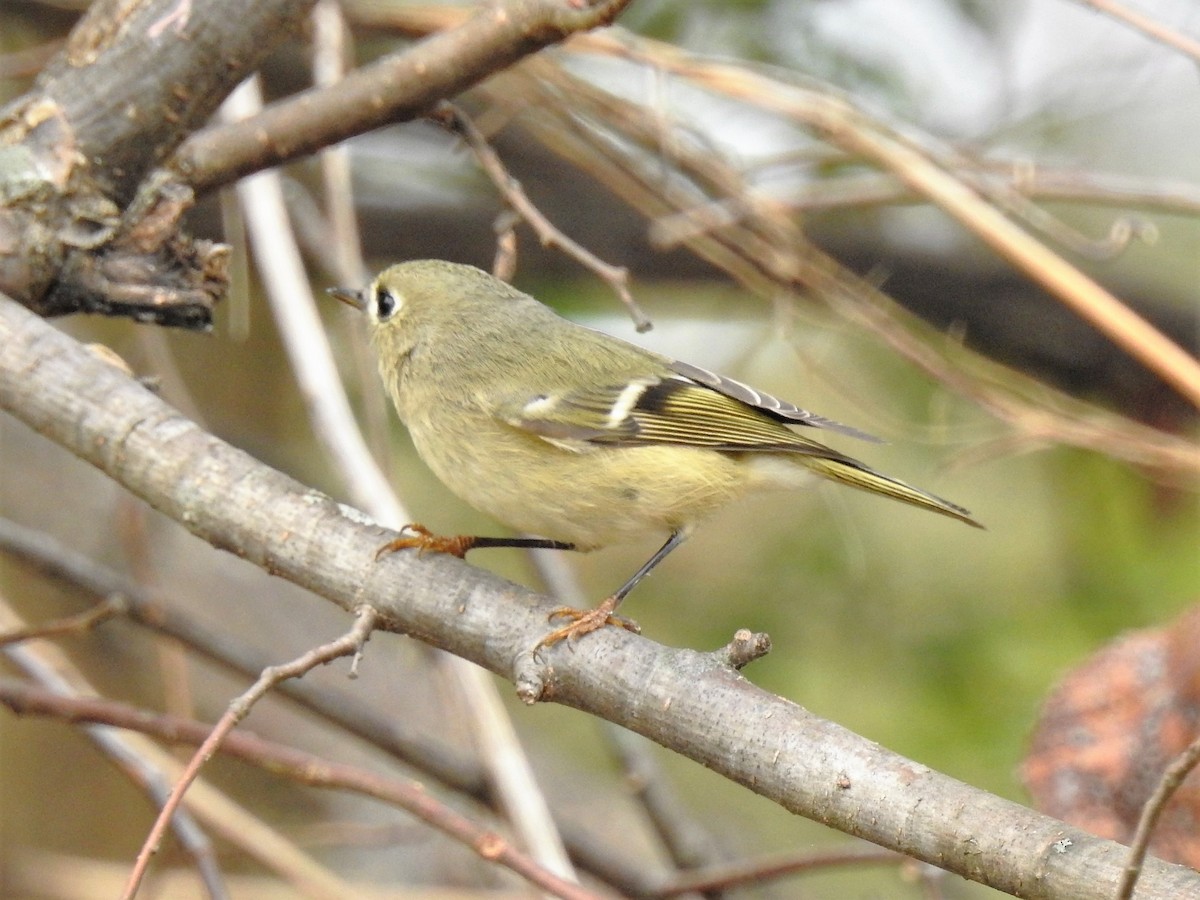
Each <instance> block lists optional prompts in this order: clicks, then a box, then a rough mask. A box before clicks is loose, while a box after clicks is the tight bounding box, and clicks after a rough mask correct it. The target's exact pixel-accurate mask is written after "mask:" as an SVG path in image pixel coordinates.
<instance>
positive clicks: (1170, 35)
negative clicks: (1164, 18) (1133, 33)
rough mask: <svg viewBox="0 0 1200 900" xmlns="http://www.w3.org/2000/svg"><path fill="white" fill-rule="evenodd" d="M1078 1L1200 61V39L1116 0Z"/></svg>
mask: <svg viewBox="0 0 1200 900" xmlns="http://www.w3.org/2000/svg"><path fill="white" fill-rule="evenodd" d="M1076 2H1077V3H1082V4H1083V5H1084V6H1090V7H1092V9H1094V10H1096V11H1097V12H1100V13H1103V14H1104V15H1106V16H1112V17H1113V18H1114V19H1116V20H1117V21H1119V22H1124V23H1125V24H1126V25H1128V26H1129V27H1130V28H1133V29H1135V30H1137V31H1140V32H1141V33H1142V34H1144V35H1146V37H1148V38H1150V39H1151V40H1155V41H1158V42H1159V43H1160V44H1164V45H1166V46H1168V47H1170V48H1171V49H1172V50H1178V51H1179V52H1180V53H1183V54H1185V55H1186V56H1190V57H1191V58H1192V60H1193V61H1194V62H1198V63H1200V41H1197V40H1196V39H1195V38H1192V37H1188V36H1187V35H1186V34H1180V33H1179V32H1178V31H1175V30H1174V29H1172V28H1168V27H1167V26H1166V25H1163V24H1162V23H1161V22H1159V21H1158V20H1157V19H1153V18H1151V17H1150V16H1147V15H1144V14H1142V13H1140V12H1137V11H1135V10H1132V9H1130V8H1129V7H1127V6H1125V5H1124V4H1121V3H1117V2H1115V0H1076Z"/></svg>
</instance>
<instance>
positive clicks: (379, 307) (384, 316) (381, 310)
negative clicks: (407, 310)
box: [374, 287, 401, 322]
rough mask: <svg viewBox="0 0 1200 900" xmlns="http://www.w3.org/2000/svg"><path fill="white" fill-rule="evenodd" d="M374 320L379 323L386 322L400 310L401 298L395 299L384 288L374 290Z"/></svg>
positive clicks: (394, 296) (393, 295)
mask: <svg viewBox="0 0 1200 900" xmlns="http://www.w3.org/2000/svg"><path fill="white" fill-rule="evenodd" d="M374 299H375V318H376V319H378V320H379V321H380V322H386V321H387V320H388V319H390V318H391V317H392V316H394V315H395V314H396V311H397V310H399V309H400V306H401V298H400V297H397V296H396V295H395V294H393V293H392V292H391V291H389V290H388V289H387V288H385V287H378V288H376V289H375V298H374Z"/></svg>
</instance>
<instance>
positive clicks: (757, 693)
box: [0, 300, 1200, 898]
mask: <svg viewBox="0 0 1200 900" xmlns="http://www.w3.org/2000/svg"><path fill="white" fill-rule="evenodd" d="M0 408H3V409H6V410H8V411H10V412H12V413H14V414H15V415H17V416H18V417H19V418H21V419H22V420H23V421H25V422H26V423H27V424H28V425H30V426H31V427H33V428H35V429H37V430H38V431H40V432H41V433H43V434H45V435H46V436H47V437H49V438H51V439H52V440H54V441H56V442H58V443H60V444H62V445H63V446H64V447H67V448H68V449H70V450H71V451H72V452H74V453H76V454H78V455H79V456H80V457H82V458H83V459H86V460H88V461H89V462H91V463H92V464H93V465H95V466H97V467H98V468H100V469H101V470H103V471H104V472H106V473H108V474H109V475H110V476H111V477H113V478H114V479H116V480H117V481H118V482H120V483H121V484H123V485H124V486H125V487H127V488H128V489H129V490H130V491H132V492H133V493H135V494H137V495H138V496H140V497H142V498H144V499H145V500H146V501H148V502H149V503H151V504H152V505H154V506H155V507H157V508H158V509H160V510H162V511H163V512H165V513H166V514H167V515H169V516H171V517H172V518H174V519H176V520H177V521H179V522H181V523H182V524H184V525H185V526H186V527H187V528H188V529H190V530H191V531H192V532H193V533H195V534H196V535H198V536H200V537H202V538H204V539H205V540H207V541H209V542H210V543H212V544H213V545H214V546H217V547H221V548H224V549H227V550H229V551H231V552H233V553H236V554H238V555H239V556H242V557H244V558H246V559H249V560H251V561H252V562H254V563H256V564H257V565H259V566H261V567H262V568H264V569H266V570H267V571H269V572H272V573H274V574H277V575H280V576H282V577H284V578H287V579H289V580H291V581H293V582H295V583H297V584H300V585H303V586H305V587H308V588H310V589H312V590H314V591H316V592H317V593H319V594H321V595H323V596H325V597H327V598H329V599H330V600H332V601H333V602H335V603H337V604H338V605H340V606H341V607H343V608H344V609H347V610H350V609H352V608H355V607H356V606H358V605H359V604H361V603H370V604H372V605H373V606H375V607H376V608H377V609H378V610H379V611H380V612H381V613H382V615H383V616H384V617H385V619H386V620H387V622H388V625H387V627H388V628H390V629H391V630H395V631H398V632H403V633H407V634H411V635H413V636H414V637H418V638H419V639H421V640H424V641H427V642H429V643H431V644H434V645H436V646H439V647H442V648H444V649H447V650H450V651H451V652H453V653H457V654H459V655H461V656H464V657H466V658H468V659H470V660H472V661H474V662H477V663H479V664H481V665H483V666H485V667H487V668H489V669H491V670H492V671H494V672H498V673H500V674H503V675H505V676H508V677H512V673H513V669H514V665H521V664H522V661H524V662H525V664H527V662H528V654H527V650H528V648H529V647H530V646H531V645H532V644H533V643H534V641H535V640H536V639H537V637H538V636H540V635H541V633H542V632H544V630H545V616H546V613H547V611H548V610H549V608H550V606H551V604H550V602H549V600H547V599H546V598H542V597H539V596H537V595H535V594H532V593H530V592H529V591H527V590H525V589H523V588H520V587H518V586H517V585H514V584H511V583H508V582H505V581H503V580H501V579H497V578H494V577H492V576H489V575H486V574H484V573H482V572H479V571H477V570H475V569H472V568H471V567H469V566H466V565H464V564H462V563H460V562H459V561H457V560H455V559H452V558H449V557H444V556H428V557H426V558H423V559H419V558H417V557H416V556H415V555H413V554H393V555H390V556H388V557H386V558H385V559H384V560H383V561H382V562H380V563H378V564H377V563H376V562H375V560H374V555H375V551H376V548H377V547H378V546H379V544H380V540H381V536H382V535H381V533H380V530H379V529H378V528H377V527H374V526H371V525H368V524H364V523H363V522H362V521H361V518H360V517H359V516H358V515H356V514H354V513H353V511H351V510H349V509H347V508H344V507H339V506H338V505H337V504H335V503H334V502H333V501H332V500H330V499H329V498H328V497H326V496H324V495H322V494H320V493H318V492H316V491H313V490H310V489H308V488H306V487H304V486H303V485H301V484H299V483H298V482H296V481H294V480H293V479H291V478H288V477H287V476H286V475H283V474H281V473H279V472H276V471H275V470H273V469H270V468H268V467H267V466H264V465H263V464H261V463H259V462H257V461H256V460H254V459H253V458H251V457H250V456H248V455H247V454H245V453H243V452H242V451H240V450H237V449H235V448H233V447H231V446H229V445H228V444H225V443H224V442H222V441H220V440H218V439H217V438H215V437H213V436H211V435H209V434H206V433H205V432H203V431H201V429H200V428H199V427H198V426H197V425H195V424H194V423H192V422H190V421H188V420H187V419H185V418H184V417H183V416H182V415H180V414H179V413H178V412H177V411H176V410H174V409H172V408H171V407H170V406H168V405H167V404H165V403H164V402H163V401H162V400H160V399H159V398H158V397H156V396H155V395H154V394H152V393H150V392H149V391H147V390H145V389H144V388H143V387H141V386H140V385H139V384H137V382H135V381H133V380H131V379H130V378H129V377H128V376H127V375H125V374H124V373H123V372H121V371H119V370H118V369H116V368H114V367H112V366H111V365H109V364H108V363H106V362H104V361H102V360H101V359H99V358H97V357H94V356H92V355H91V354H89V353H88V352H87V351H86V350H84V349H83V348H82V347H80V346H79V345H78V344H77V343H76V342H75V341H73V340H72V339H71V338H69V337H67V336H65V335H63V334H61V333H59V332H58V331H56V330H55V329H53V328H51V327H50V326H49V325H47V324H46V323H45V322H43V321H42V320H40V319H38V318H37V317H36V316H33V315H31V314H30V313H29V312H28V311H26V310H24V309H22V308H21V307H19V306H17V305H16V304H13V303H10V302H8V301H7V300H0ZM550 659H551V665H550V666H549V667H547V668H546V669H545V670H542V671H540V672H538V673H536V674H537V676H538V677H540V678H542V679H543V681H544V687H543V690H542V694H541V696H542V697H543V698H544V699H553V700H556V701H558V702H560V703H564V704H567V705H570V706H574V707H577V708H579V709H582V710H586V711H588V712H592V713H594V714H596V715H600V716H603V717H604V718H607V719H609V720H611V721H614V722H617V723H619V724H622V725H624V726H626V727H628V728H631V729H633V730H635V731H638V732H640V733H642V734H644V735H646V736H648V737H650V738H651V739H653V740H655V741H657V742H659V743H660V744H662V745H663V746H666V747H668V748H670V749H673V750H676V751H677V752H680V753H683V754H685V755H687V756H689V757H690V758H692V759H695V760H697V761H699V762H701V763H703V764H704V765H706V766H708V767H710V768H712V769H714V770H716V771H718V772H721V773H722V774H724V775H726V776H727V777H729V778H731V779H733V780H736V781H738V782H739V783H741V784H743V785H746V786H747V787H749V788H751V789H752V790H754V791H756V792H757V793H759V794H762V795H763V796H765V797H768V798H770V799H772V800H774V801H775V802H777V803H780V804H781V805H783V806H784V807H785V808H787V809H789V810H791V811H793V812H796V813H799V814H802V815H805V816H808V817H810V818H813V819H816V820H818V821H821V822H824V823H826V824H829V825H832V826H833V827H836V828H838V829H840V830H843V831H845V832H847V833H849V834H854V835H858V836H860V837H864V838H866V839H868V840H871V841H874V842H875V843H878V844H880V845H882V846H885V847H889V848H892V849H895V850H898V851H900V852H903V853H906V854H909V855H912V856H915V857H917V858H919V859H922V860H926V861H928V862H931V863H933V864H935V865H938V866H940V867H943V868H946V869H949V870H951V871H954V872H958V873H960V874H962V875H964V876H965V877H968V878H971V879H974V880H978V881H983V882H986V883H988V884H991V885H993V886H995V887H997V888H999V889H1001V890H1005V891H1008V892H1010V893H1013V894H1015V895H1017V896H1024V897H1037V898H1062V897H1073V898H1089V897H1107V896H1111V893H1112V890H1113V888H1114V886H1115V885H1116V883H1117V879H1118V878H1119V877H1120V873H1121V869H1122V866H1123V864H1124V858H1125V850H1124V848H1122V847H1121V846H1120V845H1118V844H1115V843H1112V842H1109V841H1103V840H1100V839H1098V838H1095V837H1093V836H1091V835H1088V834H1086V833H1085V832H1082V831H1079V830H1078V829H1074V828H1071V827H1068V826H1066V825H1064V824H1062V823H1060V822H1057V821H1055V820H1053V819H1050V818H1048V817H1046V816H1041V815H1038V814H1036V813H1033V812H1031V811H1029V810H1027V809H1025V808H1023V807H1020V806H1018V805H1017V804H1014V803H1011V802H1008V801H1006V800H1002V799H999V798H997V797H994V796H991V795H988V794H986V793H984V792H982V791H978V790H976V789H974V788H971V787H968V786H967V785H964V784H961V783H960V782H957V781H955V780H954V779H951V778H948V777H946V776H943V775H940V774H938V773H937V772H933V771H931V770H930V769H928V768H926V767H925V766H922V765H919V764H917V763H914V762H911V761H909V760H906V759H904V758H902V757H899V756H897V755H896V754H893V753H890V752H888V751H887V750H885V749H883V748H882V747H879V746H878V745H876V744H874V743H872V742H870V741H865V740H863V739H862V738H859V737H858V736H856V735H854V734H852V733H850V732H848V731H846V730H845V729H843V728H841V727H840V726H838V725H835V724H833V723H831V722H827V721H824V720H822V719H819V718H817V717H815V716H813V715H811V714H810V713H808V712H807V711H806V710H804V709H802V708H801V707H799V706H797V705H796V704H794V703H791V702H789V701H787V700H785V699H783V698H781V697H776V696H774V695H771V694H768V693H766V692H764V691H761V690H759V689H758V688H756V687H754V686H753V685H752V684H750V683H749V682H747V681H746V680H745V679H744V678H742V677H741V676H740V675H739V674H738V673H736V672H735V671H733V670H731V669H730V668H728V667H727V666H726V665H724V663H723V661H722V660H721V659H719V658H718V657H717V656H715V655H713V654H702V653H695V652H691V651H675V650H670V649H668V648H665V647H661V646H658V645H656V644H654V643H652V642H650V641H647V640H645V639H643V638H640V637H636V636H634V635H632V634H628V633H625V632H620V631H619V630H617V629H611V630H609V631H605V632H599V633H597V634H595V635H590V636H589V638H588V640H586V641H583V642H581V643H580V644H579V645H578V647H577V648H575V651H574V652H571V651H570V650H567V649H565V648H564V649H562V650H560V651H555V652H553V653H551V654H550ZM524 672H525V675H526V676H528V674H529V673H528V670H527V669H526V670H524ZM764 726H769V727H764ZM1197 892H1200V877H1198V876H1197V875H1196V873H1194V872H1192V871H1190V870H1187V869H1184V868H1183V867H1179V866H1170V865H1167V864H1165V863H1158V862H1154V863H1152V864H1149V865H1147V867H1146V870H1145V872H1144V874H1143V879H1142V881H1141V883H1140V884H1139V896H1142V897H1144V898H1154V897H1162V898H1168V897H1179V896H1186V895H1188V894H1189V893H1197Z"/></svg>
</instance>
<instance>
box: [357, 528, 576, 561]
mask: <svg viewBox="0 0 1200 900" xmlns="http://www.w3.org/2000/svg"><path fill="white" fill-rule="evenodd" d="M404 530H405V531H407V532H408V534H407V535H406V536H405V537H398V538H396V539H395V540H391V541H388V542H387V543H386V544H384V545H383V546H382V547H380V548H379V549H378V550H376V551H375V558H376V559H379V558H380V557H381V556H387V554H389V553H395V552H396V551H397V550H416V551H417V552H418V553H425V552H426V551H429V550H432V551H433V552H434V553H449V554H450V555H451V556H457V557H458V558H459V559H462V558H463V557H465V556H466V555H467V553H468V552H469V551H471V550H479V549H483V548H486V547H525V548H528V549H538V550H574V549H575V545H574V544H568V543H564V542H563V541H550V540H546V539H544V538H523V537H511V538H494V537H477V536H475V535H470V534H453V535H444V534H434V533H433V532H432V531H430V530H429V529H428V528H426V527H425V526H424V525H417V524H416V523H413V524H412V525H405V526H404Z"/></svg>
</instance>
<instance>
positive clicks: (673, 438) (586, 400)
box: [500, 370, 842, 458]
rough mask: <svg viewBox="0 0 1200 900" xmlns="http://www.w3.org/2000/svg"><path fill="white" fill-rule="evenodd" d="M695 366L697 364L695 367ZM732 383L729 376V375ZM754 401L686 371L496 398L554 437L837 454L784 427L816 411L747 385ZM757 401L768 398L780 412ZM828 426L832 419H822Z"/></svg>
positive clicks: (508, 412)
mask: <svg viewBox="0 0 1200 900" xmlns="http://www.w3.org/2000/svg"><path fill="white" fill-rule="evenodd" d="M697 371H702V370H697ZM731 384H733V385H738V383H737V382H732V383H731ZM738 387H740V388H741V389H743V390H744V391H748V392H751V393H753V395H754V397H755V398H758V401H759V402H758V403H748V402H746V401H744V400H742V399H741V398H739V397H736V396H734V395H733V394H732V393H730V389H727V390H717V389H716V388H715V387H709V386H707V385H705V384H700V383H697V382H696V381H693V380H692V379H691V378H690V377H683V376H681V375H679V376H665V377H657V376H647V377H644V378H639V379H634V380H632V381H628V382H625V383H624V384H620V385H605V386H599V387H594V388H587V389H575V390H568V391H561V392H558V393H546V394H540V395H538V396H536V397H532V398H522V399H520V400H517V401H515V402H514V401H508V402H506V403H504V404H502V407H501V412H500V417H501V418H503V419H504V421H506V422H508V424H510V425H513V426H515V427H518V428H522V429H524V430H526V431H529V432H532V433H533V434H536V435H539V436H540V437H544V438H546V439H547V440H551V441H554V442H558V443H576V444H578V443H587V444H599V445H609V446H646V445H649V444H675V445H681V446H691V447H707V448H709V449H712V450H727V451H756V450H757V451H762V450H782V451H788V452H793V453H805V454H810V455H813V456H821V457H824V458H842V457H841V454H839V453H837V452H836V451H833V450H830V449H829V448H828V447H825V446H823V445H821V444H819V443H817V442H816V441H812V440H809V439H807V438H804V437H801V436H800V435H798V434H796V433H795V432H794V431H791V430H790V429H789V428H787V427H786V426H785V425H784V424H783V422H784V421H795V424H810V425H811V424H816V423H827V422H828V420H825V419H821V418H820V417H819V416H812V415H811V414H806V415H808V416H809V417H810V418H811V419H815V420H816V423H814V422H813V421H808V422H803V421H802V419H803V417H802V416H800V415H799V414H801V413H803V412H804V411H803V410H800V409H798V408H797V407H794V406H790V404H785V403H782V402H781V401H778V400H775V399H774V398H773V397H768V396H767V395H765V394H759V393H757V392H754V391H751V389H750V388H747V387H745V385H738ZM763 403H774V404H777V405H778V406H779V407H780V408H781V409H783V410H784V411H785V412H786V413H788V415H783V414H779V413H778V411H773V410H772V409H771V408H769V407H764V406H763V405H762V404H763ZM829 424H831V425H836V423H829Z"/></svg>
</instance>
